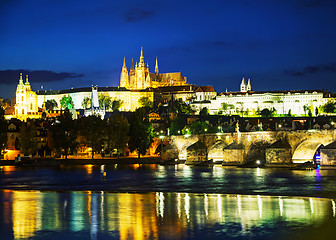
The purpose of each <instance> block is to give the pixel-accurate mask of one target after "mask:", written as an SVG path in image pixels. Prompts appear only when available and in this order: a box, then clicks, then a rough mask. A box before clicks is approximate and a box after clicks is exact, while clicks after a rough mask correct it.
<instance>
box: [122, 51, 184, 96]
mask: <svg viewBox="0 0 336 240" xmlns="http://www.w3.org/2000/svg"><path fill="white" fill-rule="evenodd" d="M144 59H145V58H144V56H143V49H142V48H141V53H140V61H139V63H135V68H134V65H133V59H132V64H131V68H130V70H129V71H128V69H127V67H126V61H125V58H124V63H123V66H122V69H121V74H120V87H124V88H126V89H130V90H139V89H146V88H157V87H164V86H181V85H186V84H187V78H186V77H183V76H182V73H180V72H174V73H159V65H158V61H157V59H156V64H155V72H154V73H150V72H149V66H148V63H147V65H146V64H145V60H144Z"/></svg>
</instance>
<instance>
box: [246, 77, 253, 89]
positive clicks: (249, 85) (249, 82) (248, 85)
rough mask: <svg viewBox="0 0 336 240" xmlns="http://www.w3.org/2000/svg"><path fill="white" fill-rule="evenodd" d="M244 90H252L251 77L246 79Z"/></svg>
mask: <svg viewBox="0 0 336 240" xmlns="http://www.w3.org/2000/svg"><path fill="white" fill-rule="evenodd" d="M246 90H247V91H248V92H249V91H252V85H251V79H250V78H249V79H248V81H247V86H246Z"/></svg>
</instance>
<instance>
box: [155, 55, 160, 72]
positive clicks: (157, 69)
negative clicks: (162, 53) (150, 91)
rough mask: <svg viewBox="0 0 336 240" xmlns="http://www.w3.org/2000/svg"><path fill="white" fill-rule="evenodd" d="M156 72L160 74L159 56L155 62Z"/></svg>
mask: <svg viewBox="0 0 336 240" xmlns="http://www.w3.org/2000/svg"><path fill="white" fill-rule="evenodd" d="M155 74H159V64H158V61H157V57H156V63H155Z"/></svg>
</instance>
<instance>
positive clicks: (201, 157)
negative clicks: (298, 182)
mask: <svg viewBox="0 0 336 240" xmlns="http://www.w3.org/2000/svg"><path fill="white" fill-rule="evenodd" d="M159 142H160V141H157V144H156V147H157V148H159V147H162V146H163V149H162V158H163V160H170V159H185V160H186V164H188V163H189V164H193V163H200V162H203V161H208V160H213V161H214V162H218V163H220V162H221V163H222V164H223V165H240V164H244V163H246V162H249V161H252V160H259V161H261V162H263V163H265V164H266V165H285V166H286V165H293V164H298V163H304V162H307V161H310V162H312V161H314V160H318V161H320V163H321V165H324V166H336V130H335V129H332V130H297V131H256V132H239V131H236V132H232V133H215V134H200V135H178V136H167V137H165V138H164V139H163V144H164V145H163V144H162V143H161V146H160V143H159Z"/></svg>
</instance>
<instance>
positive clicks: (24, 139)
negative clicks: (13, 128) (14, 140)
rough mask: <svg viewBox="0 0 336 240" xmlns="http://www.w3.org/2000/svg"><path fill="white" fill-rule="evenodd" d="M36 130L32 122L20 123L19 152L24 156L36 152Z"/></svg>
mask: <svg viewBox="0 0 336 240" xmlns="http://www.w3.org/2000/svg"><path fill="white" fill-rule="evenodd" d="M36 135H37V131H36V128H35V125H34V123H33V122H27V123H22V125H21V129H20V136H21V140H20V144H21V149H20V151H21V153H22V154H23V155H24V156H29V155H35V154H36V152H37V141H36V138H35V137H36Z"/></svg>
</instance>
